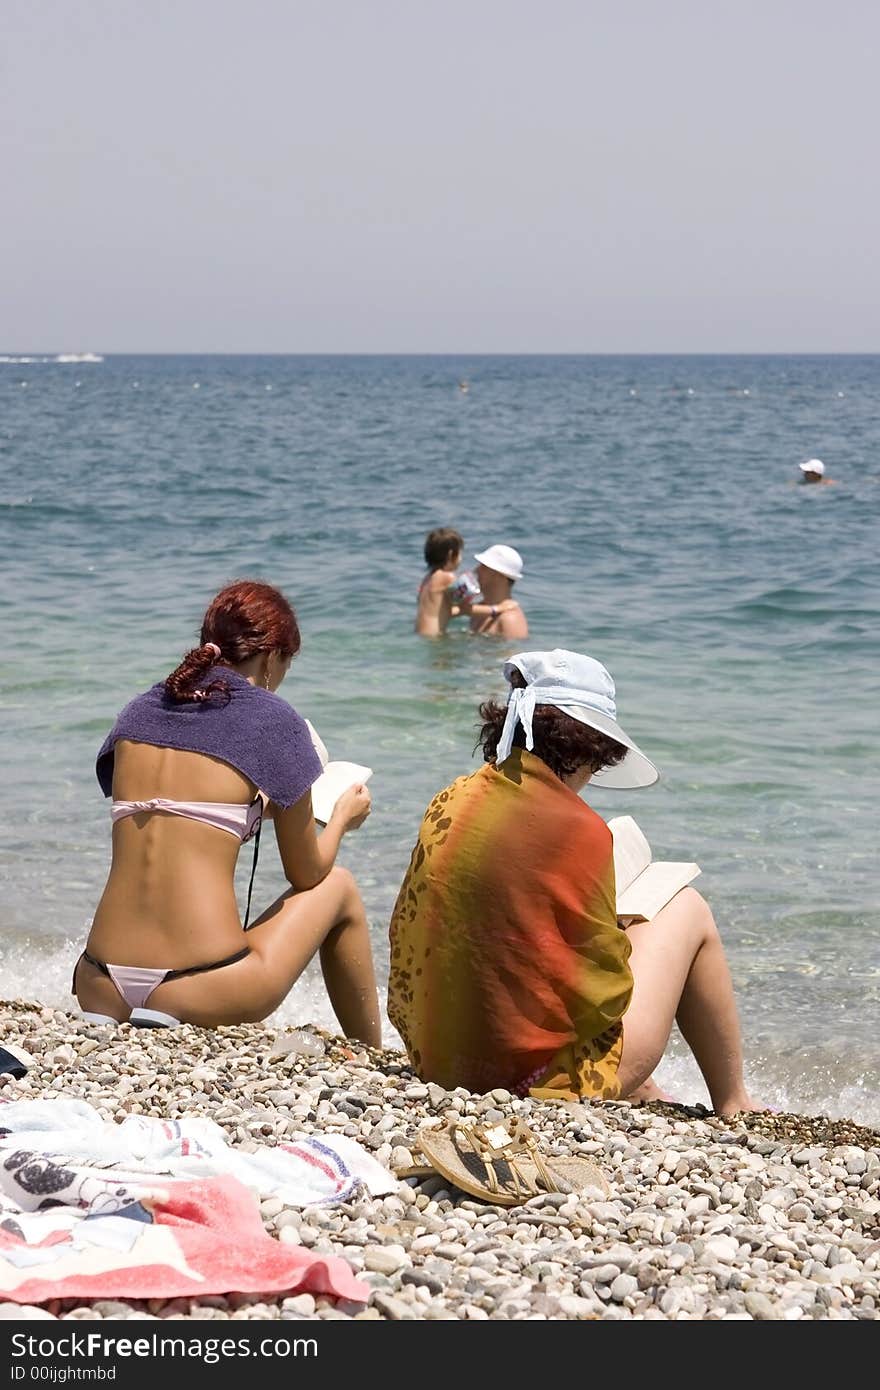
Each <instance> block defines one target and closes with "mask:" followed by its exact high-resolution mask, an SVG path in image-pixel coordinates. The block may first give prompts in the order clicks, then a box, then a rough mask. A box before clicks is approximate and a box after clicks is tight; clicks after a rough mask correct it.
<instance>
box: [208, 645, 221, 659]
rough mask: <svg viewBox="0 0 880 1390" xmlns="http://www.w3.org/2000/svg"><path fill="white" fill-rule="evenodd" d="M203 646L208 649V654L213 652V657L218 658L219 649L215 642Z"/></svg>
mask: <svg viewBox="0 0 880 1390" xmlns="http://www.w3.org/2000/svg"><path fill="white" fill-rule="evenodd" d="M205 646H206V647H207V648H208V651H209V652H213V653H214V655H215V656H217V657H219V655H220V648H219V647H218V646H217V643H216V642H206V643H205Z"/></svg>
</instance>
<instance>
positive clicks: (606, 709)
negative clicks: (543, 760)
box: [495, 684, 617, 764]
mask: <svg viewBox="0 0 880 1390" xmlns="http://www.w3.org/2000/svg"><path fill="white" fill-rule="evenodd" d="M536 705H556V706H557V707H559V706H560V705H582V706H583V707H584V708H585V709H591V710H595V712H596V713H597V714H603V715H604V716H605V717H606V719H616V717H617V706H616V705H615V703H614V701H613V700H612V699H609V697H608V696H605V695H599V694H598V693H596V692H594V691H590V692H589V693H587V692H586V691H584V692H581V691H578V690H572V688H571V686H565V685H544V686H541V685H537V684H536V685H528V686H526V687H525V689H523V688H522V687H521V686H515V687H514V689H513V690H511V692H510V698H509V700H508V702H507V714H506V715H505V719H504V727H503V728H502V730H501V737H500V738H499V740H498V751H497V752H496V754H495V762H496V764H497V763H503V762H504V759H505V758H508V757H509V756H510V752H511V749H512V748H513V738H514V735H515V733H516V726H517V724H522V726H523V730H524V731H525V736H526V749H527V751H528V752H531V751H532V749H533V748H534V746H535V736H534V733H533V731H532V719H533V716H534V713H535V706H536Z"/></svg>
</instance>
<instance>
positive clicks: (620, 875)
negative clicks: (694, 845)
mask: <svg viewBox="0 0 880 1390" xmlns="http://www.w3.org/2000/svg"><path fill="white" fill-rule="evenodd" d="M608 829H609V830H610V831H611V834H612V836H613V838H614V878H615V882H616V885H617V915H618V917H619V918H620V919H621V920H622V921H628V922H650V920H651V918H652V917H656V915H657V913H658V912H659V911H660V909H661V908H662V907H665V906H666V904H667V903H668V902H669V900H670V899H671V898H673V897H674V896H675V894H676V893H677V892H678V891H679V890H680V889H681V888H685V887H686V886H687V884H689V883H691V882H692V881H693V880H694V879H695V878H696V877H697V875H698V874H699V873H700V867H699V865H698V864H685V863H675V862H673V861H671V860H664V859H659V860H655V859H654V858H653V857H652V854H651V846H650V845H649V844H648V841H647V840H646V839H645V836H644V835H643V834H642V832H641V830H640V829H639V827H638V825H637V824H636V822H635V821H634V820H633V818H632V816H615V818H614V819H613V820H610V821H609V822H608Z"/></svg>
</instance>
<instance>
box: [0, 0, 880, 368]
mask: <svg viewBox="0 0 880 1390" xmlns="http://www.w3.org/2000/svg"><path fill="white" fill-rule="evenodd" d="M0 45H2V49H0V150H2V155H0V164H2V186H3V190H4V194H5V196H4V200H3V201H4V212H3V215H2V218H0V267H2V269H0V276H2V293H0V351H6V352H8V351H10V350H18V351H26V350H29V351H36V350H43V351H50V350H51V351H86V350H91V351H104V352H114V351H115V352H124V351H132V352H134V351H145V352H161V351H181V352H184V351H193V352H198V351H206V352H212V351H214V352H235V351H240V352H397V351H399V352H431V351H436V352H456V351H461V352H639V351H644V352H663V351H686V352H699V351H717V352H725V351H728V352H737V351H757V352H774V351H780V352H786V351H789V352H797V351H800V352H825V351H827V352H844V351H850V352H858V351H878V350H880V312H878V311H880V276H878V244H880V237H878V232H880V179H878V163H880V160H878V133H880V122H878V106H880V95H878V94H880V82H878V76H877V74H878V70H880V6H878V5H877V3H876V0H834V3H831V0H739V2H738V3H730V4H722V3H720V0H719V2H718V3H714V2H713V0H625V3H616V4H615V3H609V0H601V3H600V2H599V0H541V3H535V0H2V4H0Z"/></svg>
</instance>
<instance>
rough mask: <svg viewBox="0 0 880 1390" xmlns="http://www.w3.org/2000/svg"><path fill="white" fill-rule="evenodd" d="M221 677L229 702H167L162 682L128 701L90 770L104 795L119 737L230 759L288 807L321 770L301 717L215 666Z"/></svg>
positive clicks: (110, 786)
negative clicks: (226, 688)
mask: <svg viewBox="0 0 880 1390" xmlns="http://www.w3.org/2000/svg"><path fill="white" fill-rule="evenodd" d="M214 678H216V679H218V680H224V681H225V682H226V684H227V685H228V687H229V699H228V700H227V699H226V698H225V697H224V696H216V697H215V698H214V699H211V700H192V701H187V702H185V703H183V704H178V703H177V702H176V701H174V700H169V699H168V697H167V696H166V694H165V686H164V684H163V683H162V682H160V683H159V684H158V685H154V686H152V687H151V688H150V689H149V690H145V691H144V693H143V695H138V696H136V697H135V699H133V700H132V701H131V703H130V704H128V705H126V706H125V709H124V710H123V711H122V713H121V714H120V716H119V718H118V719H117V720H116V723H115V724H114V726H113V728H112V729H111V731H110V733H109V734H108V735H107V737H106V738H105V740H104V742H103V744H102V745H101V749H100V752H99V753H98V759H97V762H96V764H95V771H96V773H97V774H98V781H99V783H100V784H101V790H102V792H103V793H104V795H105V796H110V795H111V794H112V790H113V759H114V753H113V750H114V747H115V745H116V743H117V741H118V740H119V739H121V738H122V739H130V740H131V741H132V742H133V743H152V744H154V745H155V746H156V747H158V748H181V749H185V750H186V751H187V752H190V753H205V754H206V755H207V756H208V757H211V758H219V759H220V761H221V762H224V763H229V765H230V767H234V768H236V769H237V770H238V771H239V772H241V773H242V774H243V775H244V776H245V777H247V778H249V779H250V781H251V782H253V783H254V785H255V786H256V787H258V788H259V790H260V791H261V792H265V793H266V795H267V796H268V797H269V799H270V800H271V801H273V802H274V803H275V805H276V806H292V805H293V804H294V802H296V801H299V799H300V797H301V796H303V795H304V794H305V793H306V792H307V791H308V789H309V787H310V786H311V785H312V783H313V782H314V781H315V780H316V778H318V777H319V776H320V775H321V771H322V768H321V760H320V758H319V757H318V755H317V753H316V752H315V749H314V747H313V745H312V740H311V738H310V737H309V731H308V728H307V727H306V722H305V720H304V719H303V718H302V716H301V715H299V714H297V712H296V710H295V709H293V708H292V706H290V705H289V704H288V703H287V701H286V700H282V699H281V698H280V696H278V695H273V694H272V692H271V691H269V690H261V689H260V688H259V687H258V686H254V685H251V684H250V683H249V682H248V681H246V680H245V679H244V677H243V676H240V675H238V673H237V672H236V671H232V670H230V668H229V667H228V666H215V667H214V668H213V669H212V670H211V671H209V672H208V673H207V674H206V676H205V678H204V684H206V685H207V684H208V683H209V681H210V680H211V679H214Z"/></svg>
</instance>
